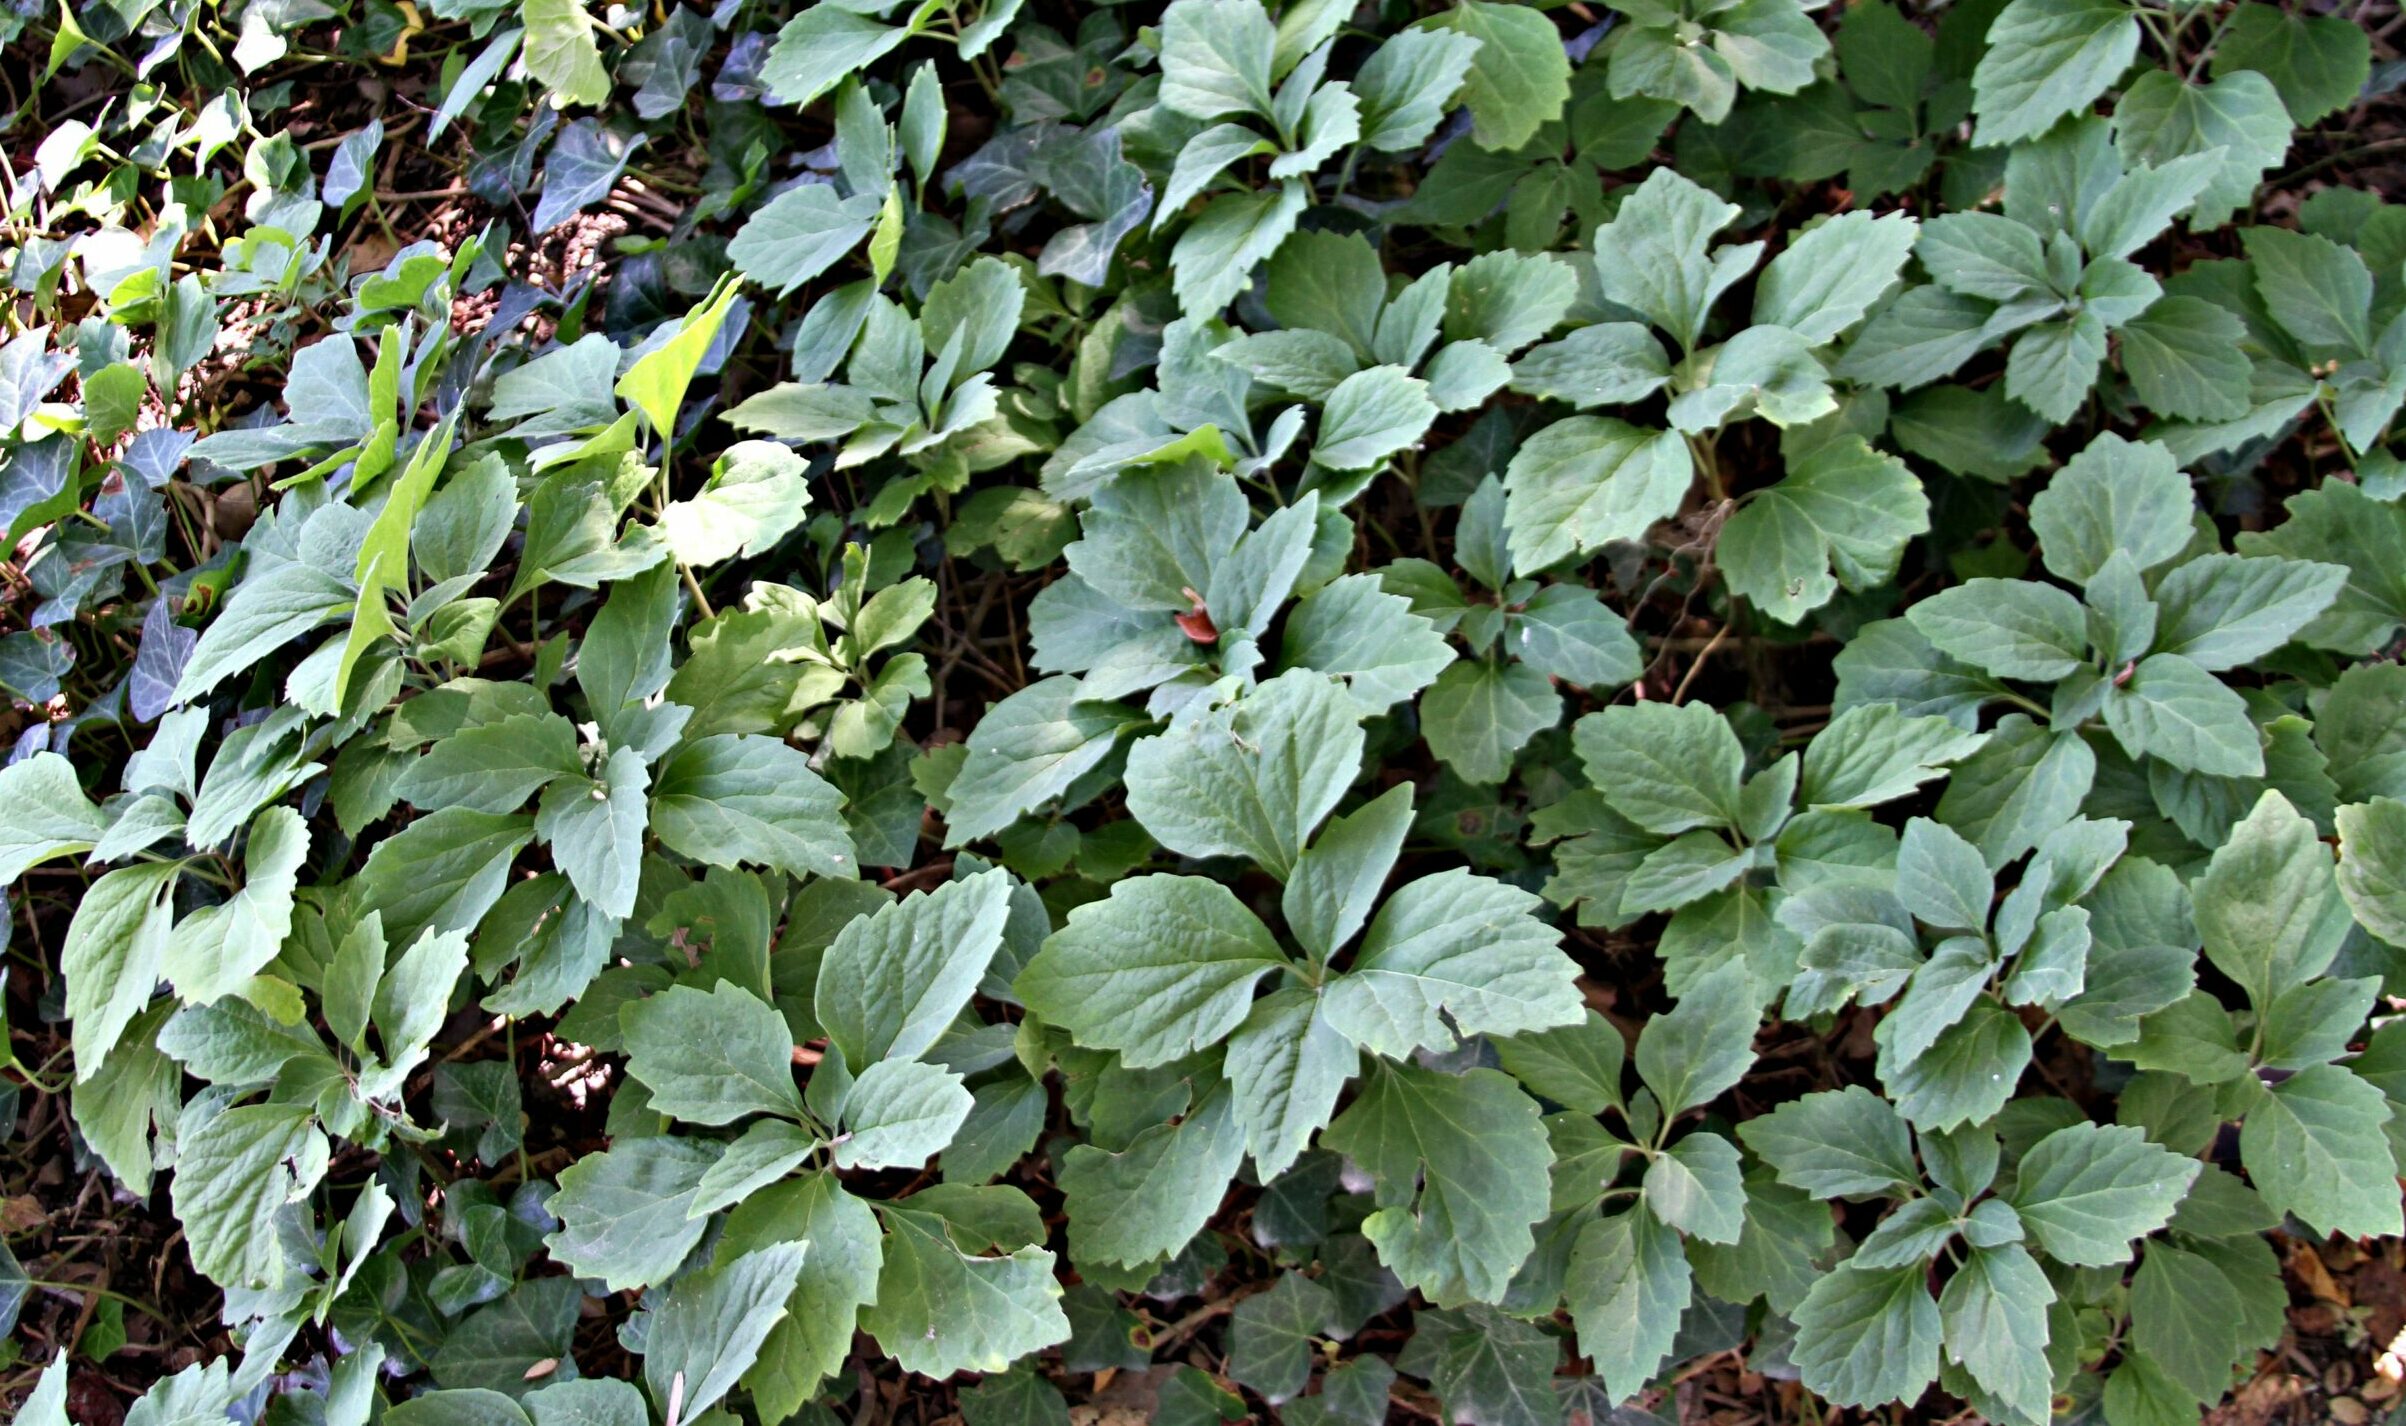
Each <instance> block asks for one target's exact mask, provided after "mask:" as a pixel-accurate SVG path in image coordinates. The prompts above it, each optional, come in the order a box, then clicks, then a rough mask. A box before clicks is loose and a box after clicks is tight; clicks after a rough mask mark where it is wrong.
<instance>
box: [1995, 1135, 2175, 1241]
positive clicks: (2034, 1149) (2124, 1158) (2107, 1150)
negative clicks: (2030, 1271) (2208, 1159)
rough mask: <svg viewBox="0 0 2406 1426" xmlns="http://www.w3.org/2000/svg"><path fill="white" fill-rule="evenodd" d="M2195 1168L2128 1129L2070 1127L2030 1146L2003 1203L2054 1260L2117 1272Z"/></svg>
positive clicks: (2165, 1217)
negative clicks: (2018, 1214)
mask: <svg viewBox="0 0 2406 1426" xmlns="http://www.w3.org/2000/svg"><path fill="white" fill-rule="evenodd" d="M2198 1168H2199V1165H2198V1163H2197V1161H2196V1160H2195V1159H2185V1158H2182V1157H2181V1156H2180V1155H2178V1154H2176V1153H2173V1152H2172V1151H2171V1150H2169V1149H2166V1148H2162V1147H2160V1146H2159V1145H2156V1144H2153V1143H2150V1142H2148V1140H2147V1136H2146V1135H2145V1133H2143V1132H2142V1131H2141V1130H2139V1129H2136V1128H2133V1127H2131V1126H2129V1125H2119V1124H2115V1125H2106V1124H2073V1125H2069V1126H2067V1127H2065V1128H2062V1129H2058V1130H2056V1131H2055V1132H2054V1133H2052V1134H2049V1135H2048V1136H2047V1137H2046V1138H2044V1139H2041V1140H2039V1141H2038V1142H2037V1143H2036V1144H2033V1145H2031V1147H2030V1150H2029V1152H2027V1153H2025V1154H2024V1155H2023V1156H2022V1162H2021V1166H2020V1168H2019V1170H2018V1171H2017V1176H2016V1180H2015V1185H2014V1190H2013V1193H2012V1195H2011V1198H2010V1200H2009V1201H2010V1202H2011V1203H2012V1204H2013V1206H2014V1209H2015V1210H2016V1211H2017V1212H2019V1213H2020V1214H2021V1217H2022V1223H2023V1225H2024V1226H2025V1227H2026V1228H2028V1229H2029V1230H2030V1234H2031V1236H2032V1237H2033V1238H2034V1239H2035V1240H2036V1241H2037V1243H2038V1246H2039V1247H2040V1249H2041V1250H2043V1251H2044V1252H2046V1253H2047V1255H2048V1256H2050V1257H2052V1258H2054V1259H2055V1260H2056V1261H2058V1262H2062V1263H2069V1264H2073V1265H2075V1266H2082V1267H2119V1266H2121V1265H2122V1264H2124V1263H2127V1262H2129V1261H2130V1256H2131V1251H2132V1250H2131V1244H2132V1241H2133V1240H2135V1239H2138V1238H2143V1237H2145V1236H2147V1235H2148V1234H2149V1233H2152V1232H2154V1231H2155V1230H2156V1229H2158V1228H2161V1227H2163V1226H2164V1224H2165V1223H2167V1222H2168V1221H2170V1220H2171V1217H2172V1210H2173V1209H2175V1208H2177V1207H2178V1206H2179V1205H2180V1200H2181V1197H2182V1195H2184V1194H2186V1193H2187V1192H2188V1191H2189V1185H2190V1184H2191V1183H2192V1182H2194V1181H2195V1180H2196V1178H2197V1173H2198Z"/></svg>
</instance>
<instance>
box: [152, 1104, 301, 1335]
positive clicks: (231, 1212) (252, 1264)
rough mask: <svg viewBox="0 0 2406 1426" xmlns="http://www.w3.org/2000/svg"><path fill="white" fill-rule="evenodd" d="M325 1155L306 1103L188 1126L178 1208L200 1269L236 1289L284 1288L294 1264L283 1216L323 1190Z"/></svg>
mask: <svg viewBox="0 0 2406 1426" xmlns="http://www.w3.org/2000/svg"><path fill="white" fill-rule="evenodd" d="M326 1154H327V1145H326V1136H325V1134H324V1133H323V1132H322V1131H321V1130H319V1128H318V1127H317V1125H316V1123H315V1122H314V1121H313V1120H312V1118H311V1116H310V1113H309V1109H308V1106H306V1105H299V1104H246V1105H242V1106H239V1107H237V1108H233V1109H227V1110H223V1111H221V1112H219V1113H218V1114H216V1115H214V1116H212V1117H210V1118H209V1119H208V1120H206V1121H205V1122H203V1123H200V1124H197V1125H195V1124H192V1123H189V1122H187V1123H186V1124H185V1125H184V1126H183V1129H182V1131H181V1134H180V1138H179V1143H178V1156H177V1160H176V1170H175V1191H174V1204H175V1216H176V1221H177V1222H178V1223H180V1224H181V1225H183V1230H184V1241H185V1245H186V1247H188V1248H189V1249H190V1250H191V1253H192V1266H193V1268H194V1269H195V1270H197V1271H198V1272H200V1273H201V1274H202V1275H203V1276H205V1277H207V1278H208V1279H209V1280H210V1281H211V1282H214V1283H216V1284H218V1285H219V1286H220V1287H225V1288H229V1289H233V1288H276V1287H281V1286H283V1285H284V1282H285V1270H286V1268H287V1266H288V1264H287V1263H286V1260H285V1256H284V1248H283V1246H282V1243H281V1241H280V1239H279V1238H278V1235H277V1231H276V1218H277V1215H278V1213H279V1211H280V1210H282V1208H283V1207H284V1205H285V1204H287V1203H290V1202H292V1201H294V1200H295V1199H297V1198H300V1197H301V1196H303V1195H305V1194H307V1193H308V1192H309V1191H310V1190H311V1189H313V1188H315V1187H316V1186H317V1180H318V1179H319V1177H320V1176H322V1175H323V1174H324V1173H325V1169H326Z"/></svg>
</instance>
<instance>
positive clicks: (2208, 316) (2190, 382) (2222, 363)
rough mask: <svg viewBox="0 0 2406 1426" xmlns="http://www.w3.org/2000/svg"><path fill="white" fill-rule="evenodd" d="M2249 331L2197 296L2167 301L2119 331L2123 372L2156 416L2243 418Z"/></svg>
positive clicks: (2246, 404) (2250, 367)
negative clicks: (2243, 349)
mask: <svg viewBox="0 0 2406 1426" xmlns="http://www.w3.org/2000/svg"><path fill="white" fill-rule="evenodd" d="M2246 337H2247V327H2246V324H2245V323H2243V322H2241V321H2240V320H2239V318H2238V317H2237V316H2236V315H2234V314H2233V313H2231V312H2230V311H2229V310H2227V309H2225V308H2222V307H2218V306H2216V305H2214V304H2213V303H2211V302H2208V301H2206V300H2204V299H2203V298H2199V297H2166V298H2164V299H2163V300H2162V301H2160V302H2157V303H2156V304H2155V305H2154V306H2152V307H2150V308H2148V309H2147V310H2146V311H2145V312H2144V313H2141V314H2140V315H2139V317H2138V318H2137V319H2136V320H2134V321H2131V322H2128V323H2125V324H2124V325H2123V327H2122V370H2123V371H2124V372H2125V373H2127V374H2128V375H2129V377H2130V384H2131V386H2132V387H2133V388H2134V389H2135V390H2136V391H2137V392H2138V394H2139V399H2140V400H2141V401H2143V402H2145V403H2146V404H2147V405H2148V407H2149V408H2150V409H2152V410H2154V411H2156V412H2158V413H2159V414H2162V415H2165V416H2171V417H2175V418H2178V419H2181V420H2189V421H2229V420H2234V419H2236V418H2238V417H2241V416H2244V415H2246V414H2247V412H2248V409H2249V406H2250V404H2251V403H2250V401H2249V394H2250V387H2249V378H2250V376H2251V374H2252V372H2253V370H2254V367H2253V365H2252V364H2251V363H2250V362H2249V361H2248V359H2247V354H2246V353H2245V352H2244V351H2242V350H2241V349H2240V348H2241V343H2243V342H2244V341H2245V340H2246Z"/></svg>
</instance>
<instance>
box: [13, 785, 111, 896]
mask: <svg viewBox="0 0 2406 1426" xmlns="http://www.w3.org/2000/svg"><path fill="white" fill-rule="evenodd" d="M108 826H109V823H108V819H107V818H105V817H103V816H102V815H101V812H100V809H99V808H97V807H94V806H93V805H92V800H91V799H90V798H88V797H86V796H84V790H83V786H82V784H81V783H80V782H78V781H77V780H76V776H75V765H74V764H73V763H71V762H69V761H68V760H67V759H65V758H63V757H61V756H59V755H58V754H57V753H47V752H45V753H35V754H34V755H33V756H32V757H29V758H25V759H22V760H20V761H17V762H12V763H9V764H8V765H6V766H5V767H0V886H5V885H7V884H9V883H11V882H14V881H15V880H16V879H17V878H18V877H21V876H23V875H24V874H25V869H26V868H27V867H30V866H33V865H34V864H35V863H37V862H45V861H48V860H50V859H51V858H52V857H63V856H70V855H72V854H74V853H76V852H88V851H90V850H91V849H92V846H93V844H94V843H95V842H97V841H99V840H100V838H101V836H102V834H103V833H105V832H107V831H108Z"/></svg>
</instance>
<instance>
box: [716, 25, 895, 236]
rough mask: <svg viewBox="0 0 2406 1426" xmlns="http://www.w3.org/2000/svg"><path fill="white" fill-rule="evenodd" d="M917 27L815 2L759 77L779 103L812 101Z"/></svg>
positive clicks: (787, 31)
mask: <svg viewBox="0 0 2406 1426" xmlns="http://www.w3.org/2000/svg"><path fill="white" fill-rule="evenodd" d="M915 19H916V16H914V20H915ZM917 28H918V26H917V24H916V23H914V24H912V25H910V26H907V27H906V26H902V25H885V24H880V23H878V22H877V21H876V20H873V19H871V18H870V17H869V16H868V15H865V14H862V13H860V12H859V11H857V10H852V9H849V8H847V7H845V6H843V5H840V4H834V3H822V4H817V5H813V6H811V7H810V8H809V9H807V10H804V11H803V12H802V13H801V14H799V15H796V16H794V18H792V19H790V20H788V21H786V22H785V27H784V28H783V29H780V30H779V31H778V32H777V43H776V45H775V46H774V47H773V48H771V49H770V51H769V56H768V59H767V61H766V62H765V63H763V64H762V65H761V66H760V81H761V82H762V83H763V84H765V85H767V86H768V90H769V93H770V95H771V96H772V97H773V98H775V99H776V101H777V102H778V103H780V104H809V103H811V102H813V101H815V100H817V99H818V98H819V97H820V96H821V95H824V94H825V93H827V91H829V90H831V89H833V88H835V87H836V86H837V85H838V84H840V83H842V82H843V81H844V78H845V76H847V75H852V74H860V73H864V72H866V71H867V69H868V67H869V66H870V65H871V64H873V63H875V62H876V61H877V60H879V59H882V58H884V57H885V56H886V55H887V54H889V53H891V52H892V51H893V50H894V49H895V47H896V46H898V45H900V44H901V43H902V42H903V41H904V40H906V39H909V38H910V37H911V35H912V34H913V33H914V32H915V31H916V30H917ZM729 256H730V257H732V256H733V254H732V253H730V254H729ZM737 266H739V267H740V266H742V261H741V259H737ZM756 280H759V279H756ZM798 280H799V279H797V281H798Z"/></svg>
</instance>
